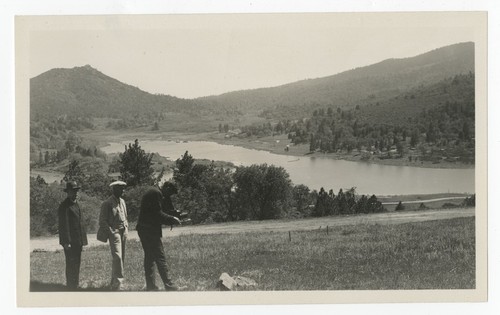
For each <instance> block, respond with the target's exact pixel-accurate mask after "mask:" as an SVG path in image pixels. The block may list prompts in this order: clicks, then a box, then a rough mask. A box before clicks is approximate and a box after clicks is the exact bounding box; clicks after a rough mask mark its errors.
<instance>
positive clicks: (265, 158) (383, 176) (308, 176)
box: [101, 140, 475, 196]
mask: <svg viewBox="0 0 500 315" xmlns="http://www.w3.org/2000/svg"><path fill="white" fill-rule="evenodd" d="M125 143H127V144H128V143H133V140H131V141H127V142H123V143H110V145H108V146H106V147H103V148H101V149H102V151H104V152H106V153H118V152H123V151H124V145H125ZM140 146H141V147H142V148H143V149H144V150H145V151H146V152H157V153H158V154H160V155H161V156H164V157H166V158H168V159H170V160H174V161H175V160H176V159H178V158H180V157H181V155H183V154H184V152H186V151H188V152H189V154H191V155H192V156H193V158H195V159H208V160H215V161H228V162H232V163H234V164H235V165H238V166H240V165H243V166H249V165H251V164H262V163H267V164H273V165H276V166H282V167H283V168H285V169H286V170H287V172H288V173H289V174H290V179H291V180H292V181H293V183H294V184H304V185H306V186H308V187H309V188H310V189H316V190H319V189H320V188H321V187H324V188H325V190H327V191H328V190H330V189H333V191H334V192H335V194H337V192H338V190H339V189H340V188H343V189H346V188H347V189H348V188H351V187H356V191H357V192H358V193H359V194H375V195H379V196H382V195H400V194H401V195H407V194H431V193H447V192H450V193H474V192H475V190H474V173H475V172H474V169H434V168H420V167H408V166H390V165H378V164H369V163H363V162H352V161H342V160H334V159H330V158H327V157H324V158H323V157H308V156H301V157H297V156H288V155H279V154H272V153H270V152H267V151H260V150H252V149H246V148H242V147H238V146H232V145H223V144H218V143H215V142H207V141H190V142H175V141H141V142H140Z"/></svg>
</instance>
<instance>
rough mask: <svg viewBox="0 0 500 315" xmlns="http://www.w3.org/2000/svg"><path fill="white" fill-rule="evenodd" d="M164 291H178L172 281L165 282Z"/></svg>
mask: <svg viewBox="0 0 500 315" xmlns="http://www.w3.org/2000/svg"><path fill="white" fill-rule="evenodd" d="M165 291H179V287H178V286H176V285H175V284H173V283H172V282H167V283H165Z"/></svg>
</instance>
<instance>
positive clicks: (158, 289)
mask: <svg viewBox="0 0 500 315" xmlns="http://www.w3.org/2000/svg"><path fill="white" fill-rule="evenodd" d="M146 291H160V288H158V287H157V286H151V287H147V288H146Z"/></svg>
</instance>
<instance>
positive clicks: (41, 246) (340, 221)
mask: <svg viewBox="0 0 500 315" xmlns="http://www.w3.org/2000/svg"><path fill="white" fill-rule="evenodd" d="M471 216H475V208H454V209H442V210H441V209H439V210H425V211H403V212H387V213H379V214H364V215H353V216H336V217H321V218H307V219H300V220H273V221H245V222H231V223H220V224H211V225H196V226H182V227H174V228H173V230H172V231H170V228H165V229H164V230H163V236H164V237H174V236H178V235H186V234H221V233H243V232H270V231H275V232H287V231H302V230H313V229H318V228H320V227H321V228H326V227H327V226H328V227H329V228H333V229H335V227H339V226H344V225H356V224H399V223H408V222H421V221H429V220H442V219H452V218H459V217H471ZM128 238H129V239H137V238H138V236H137V232H136V231H130V232H129V236H128ZM88 239H89V246H97V245H103V244H104V243H101V242H99V241H97V239H96V235H95V234H89V235H88ZM58 242H59V239H58V238H57V236H53V237H43V238H35V239H32V240H30V249H31V251H55V250H58V249H62V247H61V246H60V245H59V244H58Z"/></svg>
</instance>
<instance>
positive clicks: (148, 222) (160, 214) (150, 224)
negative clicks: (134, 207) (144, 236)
mask: <svg viewBox="0 0 500 315" xmlns="http://www.w3.org/2000/svg"><path fill="white" fill-rule="evenodd" d="M172 210H174V206H173V204H172V201H171V200H170V198H163V195H162V193H161V191H160V190H159V189H158V188H156V187H152V188H150V189H149V190H148V191H146V193H145V194H144V195H143V196H142V200H141V212H140V213H139V220H138V221H137V230H138V231H141V232H142V233H151V234H152V235H154V236H158V237H161V236H162V232H161V226H162V225H163V224H164V225H174V224H176V222H177V221H176V220H175V219H174V217H173V216H171V215H169V214H168V211H172Z"/></svg>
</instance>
